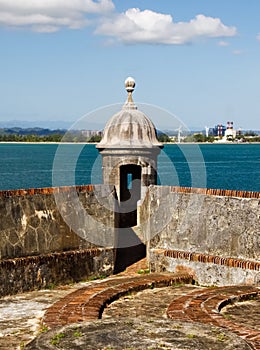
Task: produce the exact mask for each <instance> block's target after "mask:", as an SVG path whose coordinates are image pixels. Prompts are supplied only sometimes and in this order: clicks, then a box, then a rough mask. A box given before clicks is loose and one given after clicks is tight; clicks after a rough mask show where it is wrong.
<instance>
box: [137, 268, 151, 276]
mask: <svg viewBox="0 0 260 350" xmlns="http://www.w3.org/2000/svg"><path fill="white" fill-rule="evenodd" d="M137 273H138V274H139V275H145V274H148V273H150V270H149V269H140V270H138V271H137Z"/></svg>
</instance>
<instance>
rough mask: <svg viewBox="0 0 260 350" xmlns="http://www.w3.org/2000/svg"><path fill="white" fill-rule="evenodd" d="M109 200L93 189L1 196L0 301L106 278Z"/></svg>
mask: <svg viewBox="0 0 260 350" xmlns="http://www.w3.org/2000/svg"><path fill="white" fill-rule="evenodd" d="M113 200H114V196H113V191H111V189H110V188H109V187H108V186H98V185H97V186H92V185H90V186H78V187H60V188H42V189H28V190H15V191H0V218H1V219H0V285H1V288H0V296H1V295H7V294H14V293H18V292H23V291H28V290H33V289H38V288H46V287H48V286H50V285H56V284H60V283H70V282H76V281H79V280H82V279H86V278H88V277H90V276H96V277H98V276H100V275H109V274H111V273H112V272H113V266H114V253H113V249H112V248H107V249H105V248H104V246H106V247H111V246H112V245H113V244H111V243H113V242H112V239H113V237H114V211H113V210H109V209H106V208H109V205H111V202H112V203H113ZM104 204H105V207H104ZM106 204H107V205H106ZM74 231H75V232H74ZM106 242H107V244H106ZM99 243H103V244H102V245H101V244H99ZM98 247H99V248H98Z"/></svg>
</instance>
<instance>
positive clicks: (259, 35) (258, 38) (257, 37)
mask: <svg viewBox="0 0 260 350" xmlns="http://www.w3.org/2000/svg"><path fill="white" fill-rule="evenodd" d="M256 40H258V41H260V33H258V34H257V36H256Z"/></svg>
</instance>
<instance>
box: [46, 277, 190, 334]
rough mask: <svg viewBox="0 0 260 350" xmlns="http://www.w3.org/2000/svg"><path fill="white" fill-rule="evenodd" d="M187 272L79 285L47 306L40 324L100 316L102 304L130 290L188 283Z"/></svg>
mask: <svg viewBox="0 0 260 350" xmlns="http://www.w3.org/2000/svg"><path fill="white" fill-rule="evenodd" d="M191 282H192V276H190V275H189V274H149V275H138V276H135V277H133V276H131V277H115V278H108V279H106V280H103V281H99V282H98V283H95V284H92V285H91V286H88V287H84V288H81V289H79V290H77V291H75V292H73V293H71V294H69V295H67V296H66V297H64V298H62V299H61V300H59V301H58V302H56V303H55V304H53V305H52V306H51V307H50V308H49V309H47V311H46V313H45V315H44V318H43V323H44V324H45V325H46V326H48V327H49V328H53V327H58V326H64V325H67V324H71V323H79V322H83V321H91V320H96V319H98V318H101V316H102V312H103V310H104V308H105V307H106V305H108V304H109V303H111V302H112V301H114V300H116V299H118V298H120V297H121V296H123V295H126V294H127V293H130V292H137V291H140V290H144V289H147V288H154V287H165V286H170V285H172V284H178V283H191Z"/></svg>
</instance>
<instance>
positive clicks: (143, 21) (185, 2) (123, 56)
mask: <svg viewBox="0 0 260 350" xmlns="http://www.w3.org/2000/svg"><path fill="white" fill-rule="evenodd" d="M0 43H1V55H0V67H1V75H0V77H1V78H0V94H1V103H0V122H5V121H8V120H18V121H21V124H22V121H24V120H27V121H31V122H33V123H34V125H35V126H38V125H40V126H41V125H43V126H48V125H50V126H51V125H52V123H51V121H62V122H66V123H71V122H74V121H76V120H77V119H78V118H80V117H81V116H82V115H84V114H86V113H88V112H91V111H93V110H95V109H96V108H100V107H102V106H105V105H110V104H113V103H118V102H120V103H123V102H124V101H125V99H126V93H125V90H124V80H125V79H126V78H127V77H128V76H133V77H134V78H135V80H136V91H135V93H134V100H135V101H136V102H141V103H147V104H153V105H156V106H159V107H161V108H163V109H166V110H168V111H170V112H171V113H173V114H174V115H176V116H177V117H178V118H180V119H181V120H182V121H183V122H184V123H185V124H186V125H187V126H188V127H190V128H193V127H198V128H204V126H205V125H207V126H214V125H215V124H217V123H226V122H227V121H229V120H232V121H234V125H235V127H236V128H239V127H241V128H242V129H260V121H259V120H260V103H259V101H260V79H259V78H260V1H259V0H248V1H246V0H218V1H213V0H196V1H194V0H171V1H169V0H160V1H159V0H157V1H155V0H149V1H148V0H143V1H119V0H117V1H116V0H114V1H112V0H100V1H92V0H23V1H22V0H12V1H10V0H0ZM109 117H110V115H108V116H107V119H108V118H109ZM21 126H22V125H21Z"/></svg>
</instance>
